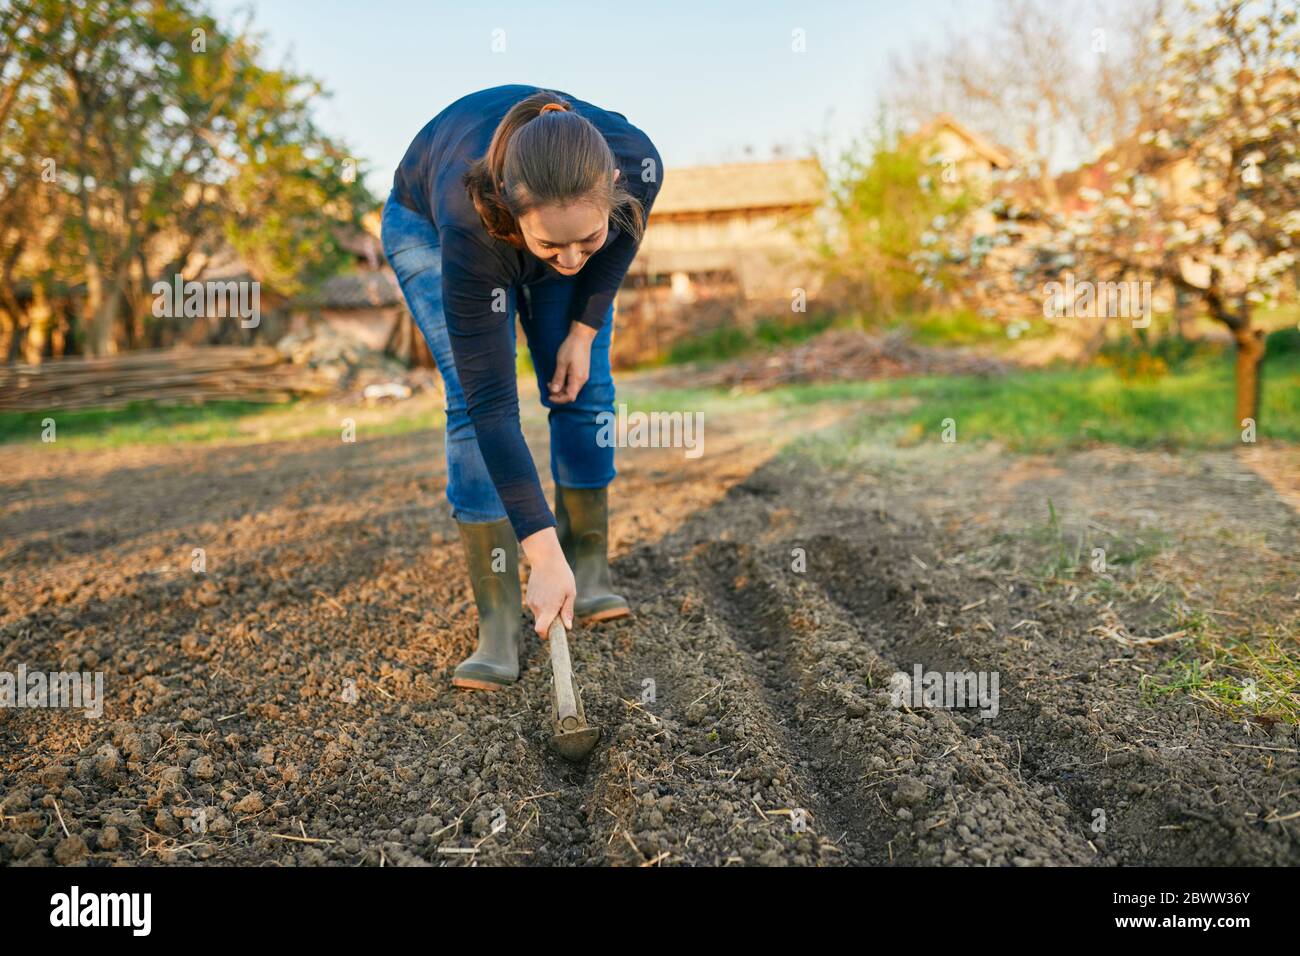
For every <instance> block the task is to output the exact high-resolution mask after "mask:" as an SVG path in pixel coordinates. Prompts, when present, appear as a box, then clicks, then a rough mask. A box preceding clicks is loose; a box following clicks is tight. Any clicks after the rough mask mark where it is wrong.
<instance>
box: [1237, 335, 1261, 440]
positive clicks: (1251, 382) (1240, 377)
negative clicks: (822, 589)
mask: <svg viewBox="0 0 1300 956" xmlns="http://www.w3.org/2000/svg"><path fill="white" fill-rule="evenodd" d="M1232 337H1233V339H1234V340H1235V341H1236V343H1237V427H1238V428H1244V427H1245V426H1244V425H1242V422H1243V421H1244V420H1245V419H1247V418H1249V419H1251V420H1252V421H1254V423H1255V432H1256V434H1258V433H1259V397H1260V386H1261V384H1262V374H1261V373H1262V371H1263V363H1264V330H1263V329H1253V328H1251V327H1250V325H1248V324H1246V325H1243V326H1242V327H1241V328H1237V329H1233V330H1232Z"/></svg>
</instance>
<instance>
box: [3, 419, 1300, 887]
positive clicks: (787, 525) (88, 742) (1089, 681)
mask: <svg viewBox="0 0 1300 956" xmlns="http://www.w3.org/2000/svg"><path fill="white" fill-rule="evenodd" d="M773 414H775V413H773ZM782 414H785V413H782ZM790 414H794V413H790ZM801 414H805V415H806V414H808V413H807V412H806V411H805V412H803V413H801ZM820 424H824V423H823V422H819V421H812V420H807V419H805V420H802V421H799V422H795V421H793V420H790V419H784V418H773V417H771V416H769V417H768V418H766V419H763V420H754V419H750V420H746V421H744V422H735V421H733V422H714V423H711V429H712V430H711V433H710V453H709V454H708V455H706V456H705V457H704V458H703V459H701V460H698V461H689V460H684V459H683V458H682V457H681V452H680V451H677V452H673V451H670V450H659V451H649V450H646V451H629V452H625V453H621V454H622V456H623V457H622V458H621V459H620V468H621V470H622V476H621V477H620V479H619V481H618V482H617V483H616V485H615V486H614V494H613V504H614V508H615V513H616V518H615V524H614V527H613V529H612V533H613V538H614V545H615V554H616V556H617V557H616V561H615V566H614V570H615V578H616V581H617V583H618V584H619V586H620V587H621V588H622V589H623V590H624V591H625V593H626V594H627V595H628V596H629V597H630V598H631V599H632V602H633V604H634V607H635V610H636V616H635V617H634V618H633V619H631V620H626V621H621V622H614V623H610V624H606V625H602V626H599V627H596V628H589V629H579V630H578V631H576V632H575V634H574V636H573V638H572V641H571V646H572V648H573V653H574V660H575V667H576V669H577V672H578V674H579V676H580V681H581V685H582V693H583V695H584V700H585V704H586V709H587V713H588V716H589V718H590V719H591V720H592V721H593V722H594V723H596V724H598V725H599V726H601V727H602V728H603V730H604V739H603V740H602V741H601V743H600V745H599V746H598V747H597V749H596V751H595V753H594V755H593V756H592V757H591V759H590V760H589V761H587V762H586V763H583V764H580V765H576V766H575V765H570V764H567V763H565V762H563V761H562V760H560V759H559V758H558V757H556V756H554V755H552V754H550V753H549V752H548V751H547V750H546V747H545V743H546V739H547V736H548V734H549V729H550V728H549V716H548V715H549V700H550V690H549V668H548V667H547V665H546V663H545V661H546V653H545V647H544V646H543V645H542V644H541V643H540V642H539V641H538V640H537V638H536V636H535V635H533V634H532V633H531V632H526V637H525V644H524V658H525V660H524V669H523V675H522V678H521V680H520V681H519V682H518V684H517V685H515V686H513V687H511V688H509V689H506V690H503V691H500V692H497V693H494V694H481V693H472V692H464V691H457V690H454V689H452V688H451V687H450V686H449V682H448V678H449V675H450V671H451V668H452V667H453V666H454V665H455V663H456V662H457V661H458V660H460V659H461V658H463V657H464V656H465V655H466V654H467V653H469V651H470V650H471V648H472V645H473V621H472V617H471V614H472V612H471V606H470V604H469V593H468V588H467V583H466V581H465V579H464V577H463V571H462V569H461V556H460V551H459V543H458V540H457V538H456V535H455V529H454V526H453V525H452V523H451V521H450V519H449V518H448V517H447V515H446V513H445V511H446V509H445V507H444V505H443V503H442V499H441V488H442V477H441V469H440V463H441V460H442V451H441V444H440V439H439V438H438V437H437V436H435V435H433V434H431V433H427V432H424V433H419V434H415V435H403V436H397V437H387V438H378V439H373V440H368V441H367V440H365V439H364V437H363V438H362V440H361V441H359V442H358V443H357V444H355V445H348V444H343V443H339V442H337V441H331V440H323V439H309V440H302V441H295V442H288V443H281V444H278V445H274V446H270V445H264V446H237V447H224V448H199V449H195V448H162V449H139V450H132V451H112V452H96V453H93V454H91V453H84V454H83V453H60V454H59V455H58V456H49V457H45V458H42V457H40V455H41V453H40V452H35V451H26V452H24V453H23V454H24V456H25V457H24V459H23V460H22V461H19V462H16V463H15V464H14V466H13V467H12V468H10V469H9V474H8V475H7V476H6V477H3V478H2V479H0V483H2V484H3V489H4V495H5V500H6V508H5V514H4V517H3V519H2V522H0V524H2V526H3V533H4V544H3V551H2V552H0V575H3V594H4V597H3V602H4V603H3V618H0V622H2V623H0V652H2V654H3V661H4V664H3V669H6V670H10V671H12V670H14V669H15V668H16V666H17V664H18V663H19V662H22V663H25V664H26V666H27V668H28V670H29V671H31V670H38V669H43V670H55V669H59V670H73V669H76V670H102V671H104V673H105V691H106V697H107V705H106V711H105V716H104V717H103V718H102V719H100V720H87V719H85V718H84V717H82V716H81V715H79V714H69V713H66V712H53V711H40V710H0V749H2V753H0V790H2V791H3V794H2V796H3V804H2V806H3V826H2V827H0V861H2V862H4V863H5V864H10V865H13V864H19V865H46V864H51V863H85V862H91V863H96V864H142V863H143V864H158V863H176V864H188V863H193V862H199V861H202V862H209V863H228V864H229V863H234V864H338V865H355V864H358V863H364V864H371V865H403V864H430V863H431V864H434V865H465V864H471V863H473V864H523V865H528V864H542V865H546V864H576V865H591V864H597V865H607V864H614V865H643V864H659V865H673V864H760V865H786V864H798V865H852V864H890V863H894V864H950V865H976V866H982V865H1041V864H1064V865H1071V864H1083V865H1134V864H1139V865H1140V864H1180V863H1190V864H1290V865H1294V864H1296V863H1300V819H1297V818H1296V814H1295V805H1296V803H1297V793H1298V792H1300V761H1298V760H1297V739H1296V734H1295V728H1293V727H1290V726H1287V725H1285V724H1281V723H1275V724H1273V725H1271V726H1269V725H1264V724H1261V723H1259V722H1255V721H1244V720H1242V719H1240V718H1237V719H1233V718H1230V717H1227V716H1224V715H1222V714H1220V713H1217V712H1215V711H1213V710H1211V709H1208V708H1207V707H1205V706H1203V705H1202V704H1199V703H1197V702H1195V701H1194V700H1192V699H1190V698H1187V697H1177V696H1175V697H1167V698H1162V699H1161V700H1160V701H1159V702H1157V703H1155V704H1152V703H1151V702H1149V701H1147V700H1146V699H1144V698H1143V696H1142V695H1141V693H1140V692H1139V688H1138V686H1137V682H1136V680H1135V677H1134V674H1133V670H1132V668H1131V667H1130V666H1128V665H1129V664H1130V663H1131V662H1132V660H1133V658H1134V656H1135V655H1137V654H1139V653H1141V654H1145V655H1151V654H1160V653H1162V652H1163V649H1162V648H1161V647H1156V648H1152V649H1144V650H1141V651H1139V650H1135V649H1132V648H1123V647H1118V646H1117V645H1116V643H1115V642H1113V641H1110V640H1106V639H1104V638H1101V637H1099V636H1097V634H1096V633H1095V632H1094V630H1093V629H1094V628H1095V625H1096V624H1097V619H1096V614H1095V610H1093V609H1090V608H1087V607H1084V606H1083V605H1082V604H1076V603H1073V602H1071V601H1070V600H1068V599H1067V598H1065V597H1063V596H1060V595H1057V594H1051V593H1045V592H1044V591H1043V590H1041V589H1039V588H1037V587H1034V586H1032V584H1031V583H1030V582H1029V581H1028V580H1027V579H1025V578H1024V577H1023V576H1021V575H1018V574H1016V573H1009V572H1002V571H997V570H992V569H988V568H982V567H979V566H978V565H975V564H973V563H970V562H967V561H965V560H963V554H962V552H960V551H957V550H954V549H955V545H954V544H953V542H954V541H955V540H956V538H949V537H946V536H945V535H944V534H943V533H941V532H940V531H939V530H937V529H936V527H935V525H934V523H933V522H932V521H930V520H928V519H927V518H926V516H925V515H924V514H918V513H917V512H916V511H915V503H916V500H915V498H914V496H912V495H910V493H909V489H908V488H906V487H903V486H897V487H895V486H893V485H891V483H890V482H889V481H887V480H886V481H882V479H880V478H877V477H872V476H870V475H867V474H865V473H855V472H847V473H846V472H828V471H825V470H823V469H821V468H819V467H816V466H815V465H813V464H812V462H811V461H810V460H808V459H807V458H804V457H800V456H798V455H791V454H785V455H777V454H774V453H775V451H776V449H777V447H778V446H779V445H780V444H781V439H780V438H779V436H781V435H790V434H794V433H806V432H808V431H810V430H812V429H813V428H814V427H816V426H817V425H820ZM530 428H531V429H532V431H531V432H530V443H531V444H532V447H533V448H534V449H539V450H540V449H542V448H544V445H545V443H544V435H543V434H542V433H541V432H539V431H538V430H537V423H536V422H533V423H532V424H531V425H530ZM765 436H767V437H765ZM1261 485H1262V483H1261ZM1265 489H1266V486H1262V488H1261V490H1260V491H1259V494H1261V495H1262V494H1266V493H1267V492H1266V490H1265ZM895 501H896V502H897V507H894V503H895ZM1282 510H1283V512H1285V509H1282ZM194 548H204V549H205V556H206V561H207V566H206V571H205V572H203V573H202V574H196V573H194V572H193V571H192V570H191V560H192V554H193V549H194ZM916 665H920V666H921V667H922V669H923V670H925V671H940V672H982V673H985V674H996V675H997V676H998V678H999V695H1000V696H999V701H998V712H997V715H996V716H995V717H992V718H988V719H986V718H984V717H982V716H981V715H980V713H979V711H978V710H977V709H976V708H965V709H943V708H937V707H925V706H914V703H915V702H912V701H906V702H904V703H905V706H895V700H893V699H891V684H890V680H891V675H893V674H895V672H899V671H901V672H905V673H908V674H910V673H912V671H913V668H914V666H916Z"/></svg>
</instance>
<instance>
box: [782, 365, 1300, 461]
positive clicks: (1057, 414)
mask: <svg viewBox="0 0 1300 956" xmlns="http://www.w3.org/2000/svg"><path fill="white" fill-rule="evenodd" d="M786 398H787V400H790V401H795V402H814V401H825V400H828V399H839V400H860V401H869V402H876V403H877V404H878V407H876V408H874V409H869V410H868V411H867V413H866V414H865V415H864V416H862V417H861V418H860V419H858V420H857V422H856V423H854V424H853V425H852V426H850V427H848V428H846V429H844V430H842V431H841V432H840V433H839V434H837V435H836V436H834V437H833V438H828V439H819V440H821V441H829V442H831V443H833V445H834V446H835V447H834V448H833V449H828V450H826V449H824V451H829V452H830V453H831V454H830V457H831V458H832V459H837V458H838V459H839V461H840V463H843V464H847V463H849V462H851V461H852V460H853V459H854V457H855V456H854V450H855V449H856V448H858V447H859V446H861V447H864V448H866V447H870V445H871V444H872V443H879V442H880V441H882V440H885V441H890V442H892V443H894V444H896V445H899V446H903V447H909V446H913V445H918V444H922V443H925V442H941V441H943V439H944V435H945V431H947V432H948V434H950V435H952V436H953V437H954V438H955V440H957V441H961V442H965V441H976V442H981V441H997V442H1001V443H1002V444H1003V445H1004V446H1005V447H1007V448H1008V449H1010V450H1012V451H1020V452H1031V453H1042V452H1052V451H1060V450H1064V449H1070V448H1081V447H1087V446H1091V445H1097V444H1115V445H1123V446H1128V447H1132V448H1226V447H1230V446H1233V445H1236V444H1238V443H1239V442H1240V433H1239V430H1238V429H1236V428H1235V427H1234V423H1233V408H1234V382H1233V367H1232V360H1231V356H1230V355H1220V356H1218V358H1217V359H1216V360H1214V361H1210V360H1205V361H1195V362H1190V363H1185V364H1183V365H1180V366H1179V367H1177V368H1175V369H1172V370H1169V371H1167V372H1165V373H1163V374H1159V375H1153V376H1144V377H1139V378H1132V377H1129V376H1127V375H1126V374H1124V373H1123V372H1122V371H1120V370H1117V369H1114V368H1087V369H1053V370H1044V371H1027V372H1014V373H1012V374H1009V375H1007V376H1005V377H1001V378H969V377H960V378H959V377H952V378H940V377H929V378H914V379H898V380H896V381H892V382H864V383H857V382H853V383H845V384H836V385H830V386H795V387H793V388H791V389H789V390H788V394H787V396H786ZM881 400H891V401H881ZM1260 422H1261V423H1260V427H1259V437H1260V438H1261V439H1274V440H1281V441H1291V442H1296V441H1300V354H1297V353H1290V352H1282V353H1281V354H1277V355H1275V356H1274V358H1273V359H1271V360H1270V361H1269V363H1268V365H1267V367H1266V368H1265V372H1264V395H1263V402H1262V408H1261V413H1260Z"/></svg>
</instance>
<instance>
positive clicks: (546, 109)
mask: <svg viewBox="0 0 1300 956" xmlns="http://www.w3.org/2000/svg"><path fill="white" fill-rule="evenodd" d="M555 110H559V111H560V112H561V113H563V112H566V110H565V108H564V104H563V103H547V104H546V105H545V106H543V107H542V109H541V112H539V113H538V114H537V115H538V116H541V115H542V113H550V112H553V111H555Z"/></svg>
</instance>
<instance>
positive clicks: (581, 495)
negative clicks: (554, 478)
mask: <svg viewBox="0 0 1300 956" xmlns="http://www.w3.org/2000/svg"><path fill="white" fill-rule="evenodd" d="M555 524H556V529H555V530H556V533H557V534H558V535H559V538H560V547H561V548H563V549H564V557H565V558H566V559H567V560H568V562H569V567H571V568H572V569H573V577H574V580H575V582H576V583H577V585H578V598H577V600H576V601H575V602H574V605H573V615H574V617H576V618H577V619H578V620H579V621H583V622H585V623H592V622H595V621H612V620H614V619H615V618H620V617H627V616H628V615H629V614H631V613H632V611H631V609H630V608H629V607H628V606H627V601H625V600H623V598H622V597H620V596H619V595H617V594H615V593H614V585H613V582H612V581H611V580H610V575H609V492H608V489H606V488H565V487H563V486H561V485H556V486H555Z"/></svg>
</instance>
